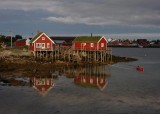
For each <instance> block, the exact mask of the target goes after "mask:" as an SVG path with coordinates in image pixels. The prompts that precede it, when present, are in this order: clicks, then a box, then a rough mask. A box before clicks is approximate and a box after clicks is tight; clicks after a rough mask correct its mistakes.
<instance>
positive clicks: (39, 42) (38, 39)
mask: <svg viewBox="0 0 160 114" xmlns="http://www.w3.org/2000/svg"><path fill="white" fill-rule="evenodd" d="M54 46H55V42H54V41H53V40H52V39H51V38H50V37H49V36H47V34H45V33H44V32H40V33H38V34H37V35H35V36H34V37H33V38H32V39H31V41H30V50H31V51H52V50H53V47H54Z"/></svg>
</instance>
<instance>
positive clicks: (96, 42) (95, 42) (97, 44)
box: [72, 36, 107, 50]
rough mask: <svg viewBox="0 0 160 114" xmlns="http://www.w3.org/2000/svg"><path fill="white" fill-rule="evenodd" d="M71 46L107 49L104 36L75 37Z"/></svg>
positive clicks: (75, 48)
mask: <svg viewBox="0 0 160 114" xmlns="http://www.w3.org/2000/svg"><path fill="white" fill-rule="evenodd" d="M72 48H73V50H107V40H106V38H105V37H104V36H102V37H100V36H92V37H88V36H82V37H76V38H75V39H74V40H73V44H72Z"/></svg>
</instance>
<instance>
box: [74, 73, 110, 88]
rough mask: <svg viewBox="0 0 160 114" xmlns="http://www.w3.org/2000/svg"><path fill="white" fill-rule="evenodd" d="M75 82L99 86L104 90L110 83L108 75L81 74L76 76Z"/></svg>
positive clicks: (82, 84)
mask: <svg viewBox="0 0 160 114" xmlns="http://www.w3.org/2000/svg"><path fill="white" fill-rule="evenodd" d="M74 83H76V84H78V85H81V86H86V87H87V86H88V87H90V86H92V87H98V88H99V89H100V90H103V89H104V88H105V87H106V86H107V85H108V80H107V76H94V75H92V76H90V75H79V76H76V77H75V78H74Z"/></svg>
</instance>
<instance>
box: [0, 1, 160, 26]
mask: <svg viewBox="0 0 160 114" xmlns="http://www.w3.org/2000/svg"><path fill="white" fill-rule="evenodd" d="M0 2H1V4H0V9H15V10H26V11H29V10H46V11H48V12H50V13H52V14H53V15H51V16H49V17H44V18H45V20H47V21H51V22H52V21H53V22H60V23H68V24H76V23H78V24H87V25H134V26H159V25H160V8H159V4H160V1H159V0H23V1H22V0H14V1H12V0H5V1H4V0H0ZM55 15H57V16H56V17H55Z"/></svg>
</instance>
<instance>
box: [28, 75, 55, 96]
mask: <svg viewBox="0 0 160 114" xmlns="http://www.w3.org/2000/svg"><path fill="white" fill-rule="evenodd" d="M31 83H32V87H33V88H35V89H36V90H37V91H38V92H39V93H40V94H41V95H46V94H47V93H48V92H49V91H50V90H51V89H52V88H53V86H54V83H53V79H52V78H41V77H33V78H31Z"/></svg>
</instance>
